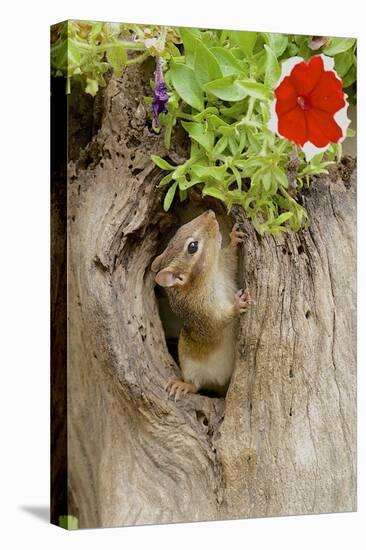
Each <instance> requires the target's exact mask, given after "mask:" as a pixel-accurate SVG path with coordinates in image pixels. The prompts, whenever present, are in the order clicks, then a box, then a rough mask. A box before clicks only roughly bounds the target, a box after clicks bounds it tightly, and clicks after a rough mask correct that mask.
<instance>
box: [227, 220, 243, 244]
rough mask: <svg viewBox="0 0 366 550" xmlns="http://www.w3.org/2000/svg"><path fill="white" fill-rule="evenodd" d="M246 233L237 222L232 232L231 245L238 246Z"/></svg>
mask: <svg viewBox="0 0 366 550" xmlns="http://www.w3.org/2000/svg"><path fill="white" fill-rule="evenodd" d="M244 237H245V233H244V232H243V231H240V229H239V224H238V223H237V222H236V223H234V225H233V228H232V230H231V233H230V246H233V247H236V246H237V245H238V244H239V243H242V242H243V241H244Z"/></svg>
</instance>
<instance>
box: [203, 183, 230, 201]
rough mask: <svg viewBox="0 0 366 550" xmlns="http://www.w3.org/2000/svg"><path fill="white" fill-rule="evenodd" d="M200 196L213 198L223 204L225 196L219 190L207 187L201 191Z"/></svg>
mask: <svg viewBox="0 0 366 550" xmlns="http://www.w3.org/2000/svg"><path fill="white" fill-rule="evenodd" d="M202 195H203V196H204V195H210V197H215V199H219V200H220V201H222V202H225V195H224V193H223V192H222V191H220V189H217V187H209V186H207V185H206V186H205V187H204V188H203V191H202Z"/></svg>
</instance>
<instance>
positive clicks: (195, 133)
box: [182, 122, 214, 151]
mask: <svg viewBox="0 0 366 550" xmlns="http://www.w3.org/2000/svg"><path fill="white" fill-rule="evenodd" d="M182 126H183V128H184V129H185V130H186V131H187V132H188V134H189V136H190V137H191V138H192V139H194V140H195V141H197V142H198V143H199V144H200V145H202V147H204V148H205V149H206V151H211V150H212V148H213V143H214V135H213V133H212V132H210V131H208V130H207V129H206V128H205V125H203V124H200V123H198V122H182Z"/></svg>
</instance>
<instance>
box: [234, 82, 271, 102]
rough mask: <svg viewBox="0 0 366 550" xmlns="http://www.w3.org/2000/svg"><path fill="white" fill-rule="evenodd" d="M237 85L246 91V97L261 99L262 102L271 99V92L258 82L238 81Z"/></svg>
mask: <svg viewBox="0 0 366 550" xmlns="http://www.w3.org/2000/svg"><path fill="white" fill-rule="evenodd" d="M238 84H239V85H240V87H241V88H242V89H243V90H245V91H246V93H247V94H248V95H250V96H252V97H255V98H257V99H261V100H262V101H265V100H266V99H270V98H271V97H272V92H271V90H270V89H269V88H268V87H267V86H265V85H264V84H261V83H260V82H254V81H252V80H239V81H238Z"/></svg>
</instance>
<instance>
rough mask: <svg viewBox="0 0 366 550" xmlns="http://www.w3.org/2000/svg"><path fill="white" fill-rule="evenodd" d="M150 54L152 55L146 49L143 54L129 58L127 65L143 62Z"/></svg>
mask: <svg viewBox="0 0 366 550" xmlns="http://www.w3.org/2000/svg"><path fill="white" fill-rule="evenodd" d="M149 55H150V54H149V52H148V51H146V52H144V53H142V54H141V55H139V56H137V57H134V58H133V59H128V60H127V61H126V65H135V64H136V63H142V62H143V61H145V59H147V58H148V57H149Z"/></svg>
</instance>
